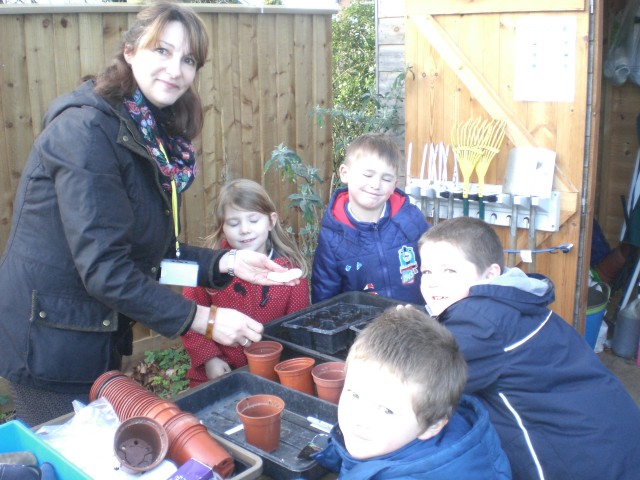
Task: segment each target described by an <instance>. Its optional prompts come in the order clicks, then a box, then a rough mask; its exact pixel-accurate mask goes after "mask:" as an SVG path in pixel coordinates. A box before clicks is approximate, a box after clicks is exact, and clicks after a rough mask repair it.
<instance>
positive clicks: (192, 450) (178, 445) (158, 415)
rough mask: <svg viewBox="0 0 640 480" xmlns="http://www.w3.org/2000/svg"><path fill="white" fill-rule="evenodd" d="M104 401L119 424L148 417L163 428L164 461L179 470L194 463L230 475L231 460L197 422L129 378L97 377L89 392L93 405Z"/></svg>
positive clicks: (109, 374) (113, 372)
mask: <svg viewBox="0 0 640 480" xmlns="http://www.w3.org/2000/svg"><path fill="white" fill-rule="evenodd" d="M100 397H104V398H106V399H107V400H108V401H109V403H110V404H111V406H112V407H113V409H114V411H115V412H116V414H117V415H118V418H119V419H120V421H122V422H124V421H126V420H128V419H129V418H133V417H147V418H151V419H153V420H155V421H156V422H158V423H159V424H160V425H162V426H163V427H164V429H165V430H166V432H167V437H168V438H169V452H168V454H167V457H168V458H170V459H171V460H172V461H173V462H175V463H176V464H177V465H178V466H180V465H182V464H183V463H185V462H187V461H188V460H189V459H191V458H193V459H196V460H198V461H200V462H202V463H204V464H205V465H208V466H209V467H211V468H212V469H213V470H215V471H216V472H217V473H218V474H219V475H221V476H222V477H224V478H226V477H228V476H230V475H231V473H233V470H234V468H235V463H234V460H233V457H232V456H231V455H229V453H228V452H227V451H226V450H225V449H224V448H222V447H221V446H220V445H219V444H218V442H216V441H215V439H214V438H213V437H212V436H211V435H210V434H209V431H208V430H207V428H206V427H205V426H204V425H202V424H201V423H200V421H199V420H198V418H197V417H196V416H195V415H193V414H191V413H188V412H183V411H182V410H181V409H180V407H178V406H177V405H176V404H175V403H173V402H170V401H168V400H164V399H162V398H160V397H158V396H157V395H156V394H154V393H152V392H150V391H148V390H147V389H146V388H144V387H143V386H141V385H140V384H139V383H138V382H136V381H135V380H134V379H132V378H131V377H128V376H127V375H125V374H124V373H122V372H120V371H118V370H111V371H108V372H106V373H103V374H102V375H100V376H99V377H98V378H97V379H96V380H95V382H94V383H93V385H92V386H91V391H90V392H89V399H90V400H91V401H94V400H96V399H98V398H100Z"/></svg>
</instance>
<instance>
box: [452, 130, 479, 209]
mask: <svg viewBox="0 0 640 480" xmlns="http://www.w3.org/2000/svg"><path fill="white" fill-rule="evenodd" d="M481 123H482V119H480V118H476V119H469V120H467V121H465V122H463V123H459V124H457V125H454V127H453V129H452V130H451V149H452V150H453V154H454V156H455V160H456V163H457V164H458V167H459V169H460V172H461V173H462V181H463V184H462V213H463V215H464V216H465V217H468V216H469V186H470V184H471V174H472V173H473V171H474V169H475V167H476V164H477V163H478V161H480V158H482V154H483V148H482V144H481V143H482V140H483V139H482V129H481Z"/></svg>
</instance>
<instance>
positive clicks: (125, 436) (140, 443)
mask: <svg viewBox="0 0 640 480" xmlns="http://www.w3.org/2000/svg"><path fill="white" fill-rule="evenodd" d="M113 448H114V451H115V453H116V456H117V457H118V460H119V461H120V464H121V465H122V467H123V468H124V469H125V470H128V471H130V472H146V471H147V470H151V469H152V468H154V467H156V466H157V465H158V464H159V463H160V462H161V461H162V460H164V458H165V456H166V455H167V451H168V450H169V438H168V437H167V433H166V432H165V430H164V428H162V425H160V424H159V423H158V422H156V421H155V420H151V419H150V418H147V417H132V418H130V419H129V420H126V421H124V422H122V423H121V424H120V426H119V427H118V429H117V430H116V434H115V437H114V441H113Z"/></svg>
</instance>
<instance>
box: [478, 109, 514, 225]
mask: <svg viewBox="0 0 640 480" xmlns="http://www.w3.org/2000/svg"><path fill="white" fill-rule="evenodd" d="M506 125H507V124H506V122H505V121H504V120H485V121H484V122H483V123H482V127H481V129H482V131H483V133H482V134H481V136H482V145H481V148H482V155H481V156H480V159H479V160H478V161H477V163H476V167H475V169H476V175H477V176H478V207H479V212H478V213H479V216H480V219H481V220H484V177H485V175H486V174H487V170H489V164H491V161H492V160H493V158H494V157H495V156H496V154H497V153H498V152H499V151H500V146H501V145H502V141H503V140H504V134H505V127H506Z"/></svg>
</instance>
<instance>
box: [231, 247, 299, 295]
mask: <svg viewBox="0 0 640 480" xmlns="http://www.w3.org/2000/svg"><path fill="white" fill-rule="evenodd" d="M229 269H231V270H232V271H233V274H234V275H235V276H236V277H238V278H241V279H242V280H245V281H247V282H251V283H255V284H257V285H289V286H290V287H293V286H295V285H298V284H299V283H300V280H299V279H298V278H295V279H292V280H288V281H282V280H281V279H278V278H277V277H276V278H275V279H274V278H269V276H268V275H269V272H278V273H282V272H286V271H287V269H286V268H284V267H282V266H280V265H278V264H277V263H276V262H274V261H272V260H269V258H268V257H267V256H266V255H264V254H262V253H258V252H254V251H252V250H236V251H235V254H231V253H230V252H227V253H226V254H225V255H224V256H223V257H222V259H221V260H220V272H222V273H227V272H228V271H229Z"/></svg>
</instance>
